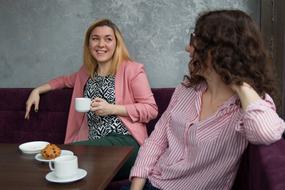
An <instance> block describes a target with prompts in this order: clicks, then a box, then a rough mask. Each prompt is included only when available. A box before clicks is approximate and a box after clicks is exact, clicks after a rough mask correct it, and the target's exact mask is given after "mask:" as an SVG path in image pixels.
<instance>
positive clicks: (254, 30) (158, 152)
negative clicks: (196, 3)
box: [130, 10, 285, 190]
mask: <svg viewBox="0 0 285 190" xmlns="http://www.w3.org/2000/svg"><path fill="white" fill-rule="evenodd" d="M191 37H192V38H191V40H190V44H189V45H188V46H187V48H186V50H187V51H188V52H189V54H190V57H191V58H192V59H191V61H190V63H189V71H190V75H189V76H188V77H186V80H185V81H184V82H183V83H182V84H181V85H179V86H178V87H177V88H176V90H175V92H174V94H173V96H172V99H171V101H170V104H169V106H168V108H167V110H166V111H165V112H164V114H163V115H162V117H161V118H160V120H159V121H158V123H157V125H156V127H155V130H154V131H153V132H152V134H151V136H150V137H149V138H148V139H147V140H146V141H145V143H144V144H143V146H142V147H141V148H140V151H139V155H138V157H137V159H136V162H135V165H134V166H133V168H132V171H131V174H130V179H131V180H132V184H131V189H132V190H137V189H143V188H144V189H147V188H148V189H163V190H173V189H177V190H184V189H185V190H188V189H191V190H196V189H197V190H200V189H201V190H202V189H207V190H208V189H215V190H217V189H223V190H225V189H231V187H232V184H233V181H234V179H235V176H236V173H237V170H238V167H239V163H240V158H241V156H242V154H243V152H244V150H245V149H246V147H247V145H248V143H253V144H270V143H273V142H275V141H277V140H279V139H280V138H282V133H283V132H284V128H285V124H284V121H283V120H282V119H281V118H279V116H278V114H277V113H276V109H275V105H274V102H273V100H272V98H271V96H272V92H273V89H272V87H273V85H272V80H271V79H270V77H269V74H268V72H267V63H268V62H267V57H266V51H265V48H264V46H263V42H262V38H261V34H260V32H259V29H258V27H257V25H256V24H255V23H254V21H253V20H252V19H251V18H250V16H248V15H247V14H246V13H244V12H242V11H239V10H218V11H210V12H207V13H204V14H203V15H201V16H200V17H199V18H198V20H197V22H196V25H195V30H194V33H192V34H191Z"/></svg>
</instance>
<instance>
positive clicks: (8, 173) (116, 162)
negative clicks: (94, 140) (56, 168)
mask: <svg viewBox="0 0 285 190" xmlns="http://www.w3.org/2000/svg"><path fill="white" fill-rule="evenodd" d="M18 146H19V144H0V150H1V154H0V189H5V190H12V189H17V190H18V189H21V190H26V189H27V190H33V189H37V190H41V189H43V190H46V189H53V190H55V189H69V190H72V189H74V190H79V189H92V190H96V189H99V190H101V189H105V188H106V186H107V185H108V184H109V183H110V181H111V180H112V178H113V177H114V175H115V174H116V173H117V172H118V170H119V169H120V168H121V167H122V165H123V164H124V163H125V161H126V160H127V159H128V157H129V156H130V154H131V151H132V147H96V146H86V145H58V146H59V147H60V148H61V149H63V150H71V151H72V152H73V153H74V154H75V155H77V156H78V166H79V168H82V169H84V170H86V171H87V176H86V177H85V178H83V179H81V180H79V181H76V182H71V183H52V182H49V181H47V180H46V179H45V176H46V175H47V174H48V173H49V172H50V169H49V166H48V163H46V162H40V161H37V160H36V159H35V158H34V157H35V154H24V153H22V152H21V151H20V150H19V148H18Z"/></svg>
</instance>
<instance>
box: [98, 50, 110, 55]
mask: <svg viewBox="0 0 285 190" xmlns="http://www.w3.org/2000/svg"><path fill="white" fill-rule="evenodd" d="M96 53H97V54H105V53H107V50H96Z"/></svg>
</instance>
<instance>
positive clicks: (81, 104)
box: [75, 98, 91, 112]
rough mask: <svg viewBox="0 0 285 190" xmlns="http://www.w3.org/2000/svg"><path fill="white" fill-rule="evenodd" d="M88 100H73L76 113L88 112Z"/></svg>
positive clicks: (89, 103)
mask: <svg viewBox="0 0 285 190" xmlns="http://www.w3.org/2000/svg"><path fill="white" fill-rule="evenodd" d="M90 105H91V99H90V98H75V110H76V111H78V112H88V111H89V110H90Z"/></svg>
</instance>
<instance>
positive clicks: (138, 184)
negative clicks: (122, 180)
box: [130, 177, 146, 190]
mask: <svg viewBox="0 0 285 190" xmlns="http://www.w3.org/2000/svg"><path fill="white" fill-rule="evenodd" d="M145 182H146V179H145V178H140V177H133V178H132V184H131V187H130V190H143V188H144V185H145Z"/></svg>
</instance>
